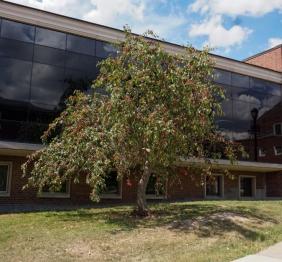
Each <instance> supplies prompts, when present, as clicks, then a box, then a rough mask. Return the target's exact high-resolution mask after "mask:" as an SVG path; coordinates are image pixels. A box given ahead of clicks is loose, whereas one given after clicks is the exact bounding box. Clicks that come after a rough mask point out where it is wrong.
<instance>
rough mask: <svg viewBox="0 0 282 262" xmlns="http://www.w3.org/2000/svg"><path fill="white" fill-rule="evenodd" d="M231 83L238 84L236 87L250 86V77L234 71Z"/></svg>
mask: <svg viewBox="0 0 282 262" xmlns="http://www.w3.org/2000/svg"><path fill="white" fill-rule="evenodd" d="M231 85H232V86H236V87H243V88H249V87H250V78H249V77H248V76H245V75H240V74H236V73H232V75H231Z"/></svg>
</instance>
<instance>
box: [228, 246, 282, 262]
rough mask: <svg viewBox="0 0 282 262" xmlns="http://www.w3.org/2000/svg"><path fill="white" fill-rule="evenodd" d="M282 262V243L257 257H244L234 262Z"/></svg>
mask: <svg viewBox="0 0 282 262" xmlns="http://www.w3.org/2000/svg"><path fill="white" fill-rule="evenodd" d="M279 261H280V262H282V242H280V243H278V244H276V245H274V246H271V247H269V248H268V249H266V250H263V251H261V252H259V253H257V254H255V255H251V256H247V257H243V258H240V259H237V260H234V261H233V262H279Z"/></svg>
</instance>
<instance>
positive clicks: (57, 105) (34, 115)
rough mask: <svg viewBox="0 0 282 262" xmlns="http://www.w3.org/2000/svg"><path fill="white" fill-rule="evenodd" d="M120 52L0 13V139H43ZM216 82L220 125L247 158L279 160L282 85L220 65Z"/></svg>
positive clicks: (30, 141)
mask: <svg viewBox="0 0 282 262" xmlns="http://www.w3.org/2000/svg"><path fill="white" fill-rule="evenodd" d="M116 54H117V50H116V48H115V47H113V45H111V44H109V43H106V42H103V41H99V40H93V39H89V38H86V37H80V36H77V35H73V34H67V33H63V32H58V31H54V30H50V29H45V28H41V27H38V26H32V25H27V24H22V23H18V22H14V21H9V20H6V19H0V140H10V141H18V142H29V143H40V136H41V135H42V133H43V131H44V130H45V129H46V128H47V126H48V124H49V123H50V122H51V121H52V120H53V119H54V117H56V116H57V115H58V114H59V113H60V112H61V111H62V110H63V108H64V102H65V100H66V98H67V97H68V96H69V95H71V94H72V93H73V91H74V89H80V90H83V91H86V92H87V91H89V88H90V84H91V81H92V80H93V79H95V78H96V77H97V74H98V69H97V63H98V61H100V60H101V59H104V58H106V57H108V56H115V55H116ZM215 82H216V84H218V85H220V86H222V87H223V88H224V90H225V91H226V100H224V101H222V108H223V111H224V115H223V116H221V117H218V118H217V119H216V125H217V128H218V130H220V131H221V132H222V133H223V134H224V135H225V136H226V137H227V138H228V139H232V140H235V141H238V142H240V143H242V144H243V145H244V146H245V148H246V151H247V152H248V153H249V155H250V156H249V158H248V159H249V160H254V159H255V157H256V156H255V155H256V154H255V152H259V151H263V152H264V154H258V157H259V161H266V162H279V161H280V162H281V160H279V159H278V158H273V156H275V152H274V147H276V148H277V147H282V136H281V135H279V134H280V133H279V134H278V132H275V130H276V129H277V128H276V127H277V126H278V125H279V124H281V123H282V103H281V85H279V84H276V83H272V82H269V81H265V80H261V79H257V78H253V77H249V76H246V75H240V74H236V73H233V72H228V71H224V70H219V69H216V70H215ZM253 109H257V112H258V114H257V117H256V119H255V120H254V118H253V117H252V114H251V112H252V111H253ZM275 128H276V129H275ZM255 137H256V140H257V141H256V142H255ZM260 155H261V156H260Z"/></svg>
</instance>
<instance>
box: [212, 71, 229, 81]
mask: <svg viewBox="0 0 282 262" xmlns="http://www.w3.org/2000/svg"><path fill="white" fill-rule="evenodd" d="M214 81H215V82H216V83H219V84H224V85H230V84H231V72H228V71H224V70H220V69H215V70H214Z"/></svg>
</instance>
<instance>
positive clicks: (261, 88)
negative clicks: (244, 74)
mask: <svg viewBox="0 0 282 262" xmlns="http://www.w3.org/2000/svg"><path fill="white" fill-rule="evenodd" d="M250 87H251V88H252V89H254V90H255V91H257V92H262V93H265V94H271V95H277V96H280V95H281V86H280V85H279V84H276V83H272V82H269V81H265V80H262V79H258V78H251V82H250Z"/></svg>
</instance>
